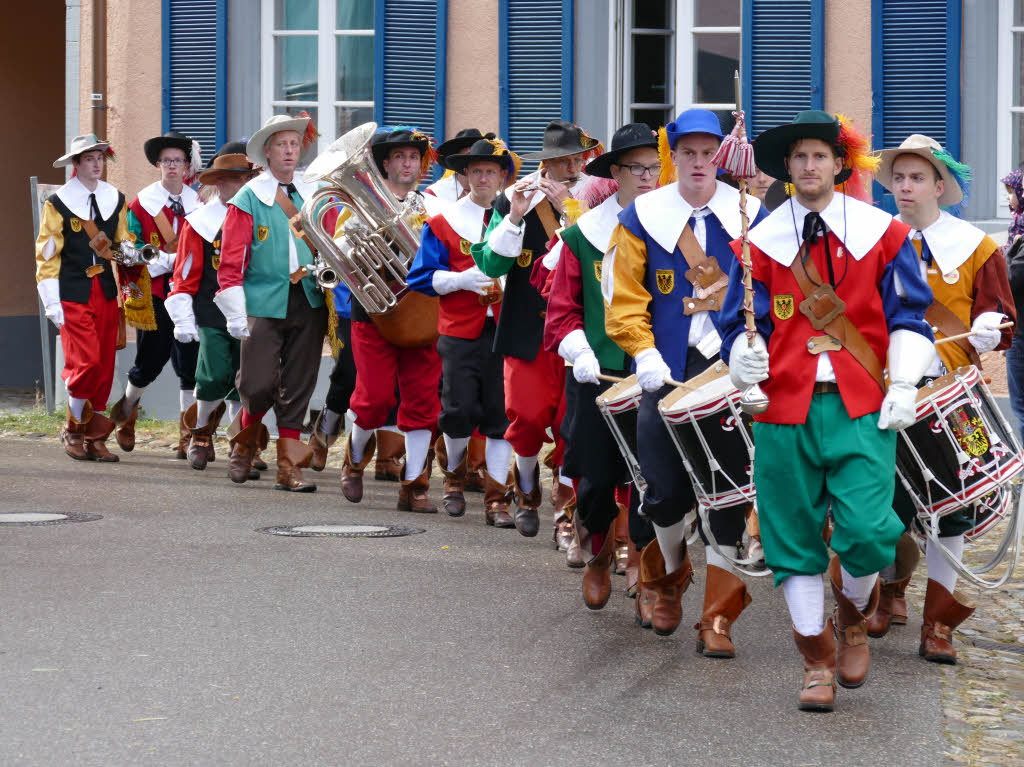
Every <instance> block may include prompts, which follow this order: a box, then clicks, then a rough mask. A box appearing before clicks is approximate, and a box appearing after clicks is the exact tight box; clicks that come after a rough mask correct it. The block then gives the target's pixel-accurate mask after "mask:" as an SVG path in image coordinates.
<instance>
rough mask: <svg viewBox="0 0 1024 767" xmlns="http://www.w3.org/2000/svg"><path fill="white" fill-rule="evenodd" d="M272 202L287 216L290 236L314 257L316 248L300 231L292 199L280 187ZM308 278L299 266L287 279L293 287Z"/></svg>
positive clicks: (296, 210) (299, 221)
mask: <svg viewBox="0 0 1024 767" xmlns="http://www.w3.org/2000/svg"><path fill="white" fill-rule="evenodd" d="M274 202H276V203H277V204H278V205H279V206H280V207H281V210H283V211H284V214H285V215H286V216H288V227H289V228H290V229H291V231H292V234H294V235H295V236H296V237H298V238H299V239H300V240H302V241H303V242H304V243H306V247H307V248H309V252H310V253H312V254H313V256H314V257H315V256H316V248H314V247H313V243H311V242H310V241H309V238H308V237H307V236H306V233H305V232H304V231H302V221H301V220H300V218H299V209H298V208H296V207H295V203H294V202H292V198H291V197H289V196H288V195H287V194H285V191H284V189H282V188H281V187H280V185H278V187H277V196H276V197H275V198H274ZM308 276H309V271H308V270H307V269H306V267H305V266H301V265H300V266H299V268H298V269H296V270H295V271H294V272H292V273H291V274H290V275H289V277H288V278H289V279H290V280H291V281H292V284H293V285H295V284H297V283H299V282H300V281H302V280H304V279H305V278H306V277H308Z"/></svg>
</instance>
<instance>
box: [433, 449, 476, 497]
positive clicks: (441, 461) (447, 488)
mask: <svg viewBox="0 0 1024 767" xmlns="http://www.w3.org/2000/svg"><path fill="white" fill-rule="evenodd" d="M468 453H469V451H468V450H467V451H466V454H465V455H463V456H462V460H461V461H460V462H459V465H458V466H456V467H455V468H454V469H453V470H452V471H448V446H447V445H445V443H444V437H443V436H441V437H438V438H437V442H436V443H435V445H434V454H435V455H436V456H437V466H438V468H439V469H441V474H442V475H443V476H444V498H443V499H442V505H443V506H444V510H445V513H447V514H448V516H449V517H461V516H462V515H463V514H465V513H466V496H465V495H464V494H463V492H464V490H465V487H466V466H467V460H468Z"/></svg>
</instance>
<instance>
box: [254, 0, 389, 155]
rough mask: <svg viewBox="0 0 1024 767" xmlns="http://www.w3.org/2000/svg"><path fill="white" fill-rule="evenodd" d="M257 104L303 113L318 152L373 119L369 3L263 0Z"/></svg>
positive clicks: (265, 111) (269, 110) (266, 111)
mask: <svg viewBox="0 0 1024 767" xmlns="http://www.w3.org/2000/svg"><path fill="white" fill-rule="evenodd" d="M261 3H262V5H261V14H262V16H261V25H260V26H261V30H262V31H261V60H262V72H261V82H262V99H261V101H262V105H261V107H262V108H261V112H262V115H263V119H264V120H266V119H267V118H268V117H270V115H273V114H297V113H299V112H300V111H302V110H305V111H307V112H308V113H309V114H310V116H311V117H312V118H313V123H314V125H316V127H317V130H318V131H319V132H320V148H321V149H323V148H324V147H325V146H327V145H328V144H330V143H331V142H332V141H333V140H334V139H335V138H337V137H338V136H340V135H342V134H344V133H345V132H346V131H348V130H350V129H351V128H354V127H355V126H357V125H360V124H362V123H364V122H368V121H370V120H372V119H373V99H374V93H373V80H374V78H373V74H374V73H373V61H374V54H373V44H374V40H373V35H374V0H333V1H331V0H322V1H321V0H261Z"/></svg>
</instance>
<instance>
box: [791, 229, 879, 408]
mask: <svg viewBox="0 0 1024 767" xmlns="http://www.w3.org/2000/svg"><path fill="white" fill-rule="evenodd" d="M806 254H807V242H806V241H805V242H804V243H803V245H801V246H800V252H799V253H798V254H797V257H796V258H795V259H793V263H792V264H791V265H790V267H789V269H790V271H791V272H792V273H793V277H794V278H795V279H796V282H797V285H799V286H800V291H801V292H802V293H803V294H804V300H803V301H801V302H800V313H801V314H803V315H804V316H805V317H807V319H808V320H810V322H811V327H813V328H814V329H815V330H824V331H825V334H826V335H823V336H812V337H811V338H809V339H808V340H807V349H808V351H810V353H811V354H821V353H822V352H828V351H839V350H840V349H846V351H848V352H849V353H850V354H851V355H853V358H854V359H855V360H857V362H859V363H860V364H861V366H862V367H863V368H864V369H865V370H866V371H868V374H869V375H870V376H871V377H872V378H873V379H874V380H875V383H877V384H878V386H879V388H880V389H881V390H882V391H883V392H884V391H885V379H884V378H883V376H882V363H881V362H879V360H878V355H876V354H875V352H874V350H873V349H872V348H871V347H870V346H869V345H868V342H867V340H865V338H864V336H862V335H861V333H860V331H859V330H857V328H856V326H855V325H854V324H853V323H852V322H850V319H849V318H848V317H847V316H846V315H845V314H843V311H844V310H845V309H846V304H845V303H844V302H843V300H842V299H841V298H839V296H837V295H836V291H835V288H834V287H833V286H832V285H831V284H829V283H827V282H825V281H824V280H822V278H821V275H820V274H819V273H818V269H817V267H816V266H815V265H814V262H813V261H811V260H810V259H807V260H806V261H805V260H804V256H805V255H806Z"/></svg>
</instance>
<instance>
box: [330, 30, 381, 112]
mask: <svg viewBox="0 0 1024 767" xmlns="http://www.w3.org/2000/svg"><path fill="white" fill-rule="evenodd" d="M335 44H336V45H337V51H338V61H337V67H338V92H337V95H336V96H335V98H336V99H337V100H338V101H373V38H372V37H358V36H356V35H339V36H338V37H337V39H336V43H335Z"/></svg>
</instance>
